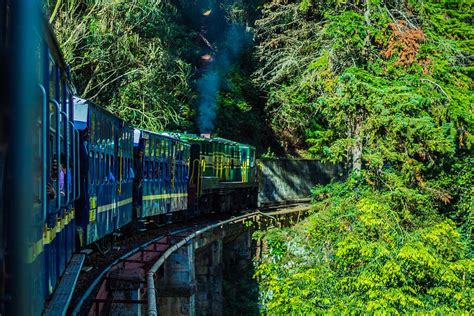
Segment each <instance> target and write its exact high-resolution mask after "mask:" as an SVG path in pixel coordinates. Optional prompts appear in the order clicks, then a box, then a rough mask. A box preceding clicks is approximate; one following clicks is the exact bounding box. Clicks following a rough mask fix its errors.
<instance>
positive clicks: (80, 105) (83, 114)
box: [73, 96, 133, 130]
mask: <svg viewBox="0 0 474 316" xmlns="http://www.w3.org/2000/svg"><path fill="white" fill-rule="evenodd" d="M73 102H74V125H75V126H76V128H77V129H80V130H82V129H84V128H85V127H86V126H87V117H88V113H89V107H93V108H95V109H98V110H99V111H101V112H103V113H105V114H107V115H110V116H112V117H113V118H115V119H116V120H119V121H121V122H122V123H123V124H124V125H127V126H128V127H130V128H132V127H133V126H132V124H130V123H129V122H127V121H125V120H124V119H122V118H121V117H119V116H117V115H115V114H113V113H112V112H110V111H109V110H108V109H107V108H105V107H103V106H101V105H99V104H97V103H95V102H93V101H91V100H88V99H82V98H80V97H78V96H74V97H73Z"/></svg>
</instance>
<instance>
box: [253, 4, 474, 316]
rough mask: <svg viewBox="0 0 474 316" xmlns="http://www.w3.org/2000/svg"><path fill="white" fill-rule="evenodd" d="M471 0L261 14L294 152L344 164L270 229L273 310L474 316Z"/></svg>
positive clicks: (267, 59) (262, 78) (275, 91)
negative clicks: (309, 204)
mask: <svg viewBox="0 0 474 316" xmlns="http://www.w3.org/2000/svg"><path fill="white" fill-rule="evenodd" d="M473 13H474V11H473V8H472V2H471V1H435V0H408V1H388V0H387V1H381V0H366V1H356V0H352V1H349V0H339V1H327V0H326V1H325V0H314V1H311V0H303V1H273V2H269V3H267V4H266V5H265V7H264V9H263V16H262V18H261V19H260V20H258V21H257V25H258V33H257V34H258V35H259V40H260V43H259V45H258V47H257V52H258V56H259V58H260V67H259V69H258V70H257V72H256V80H257V81H258V82H259V83H260V85H261V86H262V87H264V88H265V89H266V91H268V102H267V104H266V107H267V108H266V109H267V111H269V112H270V113H272V116H271V117H272V124H273V126H275V128H276V129H278V130H279V131H281V133H280V135H281V140H282V141H283V142H285V143H286V144H287V147H299V148H307V149H308V150H309V152H310V154H311V155H312V156H313V157H315V158H318V159H321V160H324V161H330V162H335V163H340V164H344V165H346V166H347V169H348V170H349V177H348V179H347V180H346V181H345V182H343V183H333V184H331V185H328V186H321V187H317V188H315V189H314V191H313V194H314V195H313V199H314V213H313V214H312V215H311V216H310V217H309V218H308V219H307V220H305V221H304V222H303V223H301V224H299V225H297V226H296V227H295V228H294V229H288V230H273V231H270V232H268V233H267V234H266V241H267V245H268V248H269V250H268V253H267V255H266V257H265V258H264V259H263V260H262V261H261V262H258V267H257V273H256V276H257V278H258V280H259V282H260V291H261V303H262V306H263V310H264V311H265V312H268V314H278V315H280V314H298V315H300V314H301V315H303V314H306V315H309V314H314V313H326V312H331V313H344V314H361V313H365V312H370V313H381V312H382V313H387V314H397V313H407V312H410V313H412V312H436V313H441V314H447V313H464V314H466V315H467V314H470V313H472V311H473V307H474V304H473V303H474V302H473V297H474V289H473V277H474V261H473V258H472V256H473V250H474V248H473V243H472V228H473V226H472V225H473V222H472V218H473V207H474V175H473V166H474V158H473V156H472V146H473V140H474V138H473V135H472V127H473V108H472V104H474V102H473V101H474V100H473V94H472V84H473V83H472V75H473V72H472V61H473V51H472V49H473V47H474V46H473V33H474V31H473V27H472V17H473V16H474V14H473Z"/></svg>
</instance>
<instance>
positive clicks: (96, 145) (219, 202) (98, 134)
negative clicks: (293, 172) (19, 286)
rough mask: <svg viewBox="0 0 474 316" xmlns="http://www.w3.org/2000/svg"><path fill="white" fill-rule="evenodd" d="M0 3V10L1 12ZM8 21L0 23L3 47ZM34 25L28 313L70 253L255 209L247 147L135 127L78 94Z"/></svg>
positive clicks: (4, 190) (5, 165)
mask: <svg viewBox="0 0 474 316" xmlns="http://www.w3.org/2000/svg"><path fill="white" fill-rule="evenodd" d="M2 3H3V2H2ZM6 3H9V1H6ZM3 5H5V3H3ZM3 9H4V7H3V8H2V11H1V13H2V16H3V15H8V14H9V11H8V10H3ZM10 21H11V18H10V19H9V18H5V19H2V20H1V22H2V24H1V26H0V27H1V31H2V41H3V42H2V48H3V49H4V50H5V49H7V48H8V40H7V38H8V36H7V35H6V34H7V33H8V32H9V24H8V23H10ZM38 25H40V26H39V27H38V28H36V29H35V31H34V32H33V34H34V35H32V37H31V38H30V39H33V40H34V41H35V43H36V45H35V46H34V47H35V51H34V52H30V54H29V55H28V56H29V57H28V56H27V57H25V58H30V59H31V60H29V62H30V65H33V68H31V67H30V70H31V71H32V74H34V76H33V77H32V78H33V79H34V80H32V82H31V83H30V84H32V85H31V87H34V89H33V90H32V91H31V92H29V93H31V94H32V96H31V100H33V102H31V103H28V104H27V105H25V108H26V109H28V107H29V109H30V110H31V113H32V120H31V126H32V127H33V128H32V130H31V132H30V133H31V135H32V138H31V140H28V141H29V144H28V145H29V146H31V148H32V150H31V153H32V156H31V157H29V156H28V157H27V158H28V159H29V161H30V162H31V166H32V167H31V179H27V181H26V182H28V183H27V184H26V185H27V188H31V201H30V199H28V197H27V196H25V197H24V198H25V199H26V201H27V202H28V203H30V202H31V203H30V204H28V205H31V208H29V207H27V209H26V213H25V214H26V216H27V217H28V220H27V221H28V223H29V224H28V226H27V227H28V228H27V229H26V230H27V234H26V235H27V236H26V237H25V238H26V240H25V243H26V244H27V253H26V256H25V257H26V261H27V262H26V266H23V267H24V268H25V267H26V269H25V272H26V274H27V276H26V277H25V279H24V280H27V281H26V282H27V283H26V284H27V286H28V293H30V294H27V295H26V296H25V297H27V298H28V301H29V303H28V304H27V306H23V307H22V308H23V309H22V311H23V312H26V313H27V314H30V315H39V314H41V312H42V310H43V308H44V306H45V302H46V301H47V300H48V299H49V297H51V295H52V294H53V292H54V290H55V288H56V286H57V284H58V282H59V281H60V279H61V277H62V275H63V273H64V271H65V269H66V266H67V264H68V262H69V261H70V259H71V257H72V256H73V254H74V253H76V252H78V251H80V250H81V249H84V248H94V247H98V248H100V247H103V246H104V245H106V244H108V241H110V240H113V239H114V238H116V237H117V236H119V235H124V234H125V235H126V234H134V233H137V232H139V231H143V230H146V229H147V225H150V224H151V223H155V224H156V223H161V224H168V223H171V222H173V221H175V220H176V219H180V220H186V219H189V218H193V217H196V216H200V215H202V214H207V213H212V212H231V213H232V212H238V211H241V210H244V209H250V208H255V207H256V206H257V194H258V192H257V191H258V182H257V173H256V164H255V148H254V147H253V146H251V145H247V144H242V143H239V142H235V141H231V140H227V139H224V138H219V137H213V136H211V135H197V134H190V133H180V132H170V131H168V132H166V131H163V132H153V131H148V130H145V129H141V128H137V127H135V126H133V125H131V124H129V123H128V122H126V121H125V120H123V119H122V118H120V117H118V116H117V115H115V114H113V113H111V112H110V111H108V110H107V109H106V108H104V107H103V106H100V105H98V104H96V103H94V102H92V101H91V100H87V99H83V98H81V97H80V96H78V95H77V92H76V89H75V87H74V84H73V82H72V80H71V75H70V70H69V69H70V68H69V66H68V65H67V64H66V62H65V61H64V58H63V56H62V54H61V49H60V46H59V44H58V42H57V40H56V38H55V36H54V33H53V31H52V29H51V27H50V25H49V24H48V22H47V21H44V20H42V19H41V18H40V19H39V23H38ZM5 75H6V74H5V73H2V76H5ZM28 78H29V79H31V77H28ZM18 82H19V81H18ZM18 82H17V83H15V84H17V85H19V84H20V83H18ZM5 100H8V98H6V99H5ZM3 101H4V100H2V102H3ZM8 119H9V118H8V113H5V112H0V122H7V121H8ZM15 128H16V127H14V126H10V127H9V129H10V130H7V131H4V132H3V135H1V134H2V132H0V136H1V137H0V184H1V186H0V209H1V210H2V213H1V218H2V221H1V223H2V225H3V227H2V234H1V235H2V240H1V241H2V244H1V245H0V247H1V250H2V251H1V252H0V254H1V257H0V259H1V263H2V266H3V271H4V274H2V279H1V281H2V284H1V285H2V288H1V293H0V294H1V297H2V298H4V297H9V295H10V294H9V293H13V292H15V291H14V290H13V289H14V288H15V284H14V283H15V282H14V280H13V278H14V277H12V278H5V277H3V276H4V275H7V274H8V273H9V272H10V271H15V269H16V267H15V265H14V262H15V261H14V260H12V259H11V258H9V257H8V255H4V254H8V253H13V252H15V251H18V249H16V247H18V245H21V243H20V241H19V240H18V244H15V242H14V241H15V238H19V237H14V238H13V237H11V236H10V233H9V229H10V230H12V228H9V227H7V226H8V225H11V224H12V223H13V221H14V220H15V217H14V216H13V217H11V216H10V217H9V215H8V214H10V212H11V208H12V207H13V206H14V203H15V201H16V200H14V199H13V200H12V201H13V202H9V201H8V199H7V198H6V197H7V196H8V195H9V194H10V190H12V194H15V192H14V191H15V190H16V186H12V187H11V188H9V186H10V184H12V183H16V182H15V181H17V179H16V178H15V175H13V174H10V173H9V172H8V170H9V166H14V167H12V168H13V169H12V170H17V169H18V168H20V167H18V166H17V165H16V164H17V160H16V157H15V155H16V152H15V151H14V150H13V149H11V148H12V147H11V146H10V147H9V146H8V144H9V143H11V140H10V139H9V138H8V136H7V134H9V133H14V132H13V130H14V129H15ZM2 142H3V143H4V145H5V146H1V145H2ZM2 148H3V149H2ZM28 167H29V166H28ZM15 168H17V169H15ZM26 170H29V169H28V168H27V169H26ZM21 184H24V183H23V182H22V183H21ZM30 222H31V223H30ZM19 227H22V225H19ZM23 228H24V227H23ZM15 233H16V232H15ZM16 236H19V235H16ZM12 275H15V273H14V272H12ZM17 275H18V272H17ZM12 295H13V294H12ZM10 296H11V295H10ZM13 296H14V295H13ZM15 301H17V300H16V299H15V298H13V299H12V300H11V302H15ZM1 302H2V304H1V307H0V310H1V312H2V314H3V312H8V311H9V308H8V306H7V305H8V300H2V301H1ZM12 304H13V303H12Z"/></svg>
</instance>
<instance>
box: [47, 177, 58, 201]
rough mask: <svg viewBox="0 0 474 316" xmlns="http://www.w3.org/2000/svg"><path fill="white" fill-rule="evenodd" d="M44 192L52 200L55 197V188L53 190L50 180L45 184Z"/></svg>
mask: <svg viewBox="0 0 474 316" xmlns="http://www.w3.org/2000/svg"><path fill="white" fill-rule="evenodd" d="M46 194H47V196H48V199H50V200H54V199H55V198H56V190H54V186H53V183H52V182H51V180H50V181H48V184H47V185H46Z"/></svg>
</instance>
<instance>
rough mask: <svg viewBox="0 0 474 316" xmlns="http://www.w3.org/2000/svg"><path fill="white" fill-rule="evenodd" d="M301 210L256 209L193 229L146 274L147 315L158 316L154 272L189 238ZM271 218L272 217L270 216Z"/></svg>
mask: <svg viewBox="0 0 474 316" xmlns="http://www.w3.org/2000/svg"><path fill="white" fill-rule="evenodd" d="M296 211H298V212H301V211H302V210H301V209H298V210H292V211H288V212H269V213H263V212H261V211H256V212H252V213H248V214H244V215H240V216H237V217H233V218H230V219H228V220H225V221H221V222H218V223H216V224H213V225H210V226H207V227H204V228H203V229H199V230H197V231H195V232H194V233H192V234H190V235H189V236H187V237H186V238H184V239H183V240H181V241H179V242H178V243H176V244H174V245H173V246H171V247H170V248H168V249H167V250H166V251H165V252H164V253H163V255H161V256H160V258H158V260H157V261H156V262H155V263H154V264H153V266H152V267H151V268H150V270H149V271H148V272H147V274H146V283H147V302H148V316H158V308H157V305H156V288H155V278H154V277H155V273H156V272H157V271H158V269H159V268H160V267H161V265H162V264H163V263H164V262H165V260H166V259H168V257H169V256H170V255H171V254H172V253H173V252H175V251H176V250H178V249H179V248H181V247H182V246H183V245H185V244H187V243H188V242H189V241H190V240H192V239H194V238H195V237H197V236H199V235H202V234H204V233H205V232H208V231H210V230H213V229H214V228H217V227H222V226H224V225H227V224H230V223H233V224H235V223H238V222H242V221H244V220H246V219H248V218H251V217H255V216H258V215H262V216H269V217H272V215H274V214H287V213H294V212H296ZM272 218H273V217H272Z"/></svg>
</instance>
